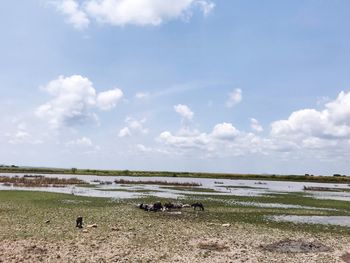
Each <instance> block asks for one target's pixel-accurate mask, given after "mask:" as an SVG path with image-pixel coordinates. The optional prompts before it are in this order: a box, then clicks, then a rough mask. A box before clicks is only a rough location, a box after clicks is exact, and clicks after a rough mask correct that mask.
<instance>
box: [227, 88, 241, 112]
mask: <svg viewBox="0 0 350 263" xmlns="http://www.w3.org/2000/svg"><path fill="white" fill-rule="evenodd" d="M241 101H242V90H241V89H235V90H234V91H232V92H230V93H229V98H228V100H227V101H226V107H228V108H232V107H233V106H235V105H237V104H238V103H240V102H241Z"/></svg>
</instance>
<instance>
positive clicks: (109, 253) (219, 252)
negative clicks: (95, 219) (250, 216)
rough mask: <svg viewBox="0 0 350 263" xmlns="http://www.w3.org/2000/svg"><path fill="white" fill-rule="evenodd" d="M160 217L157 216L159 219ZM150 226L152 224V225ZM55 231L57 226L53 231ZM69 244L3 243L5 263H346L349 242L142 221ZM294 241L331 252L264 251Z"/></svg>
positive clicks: (77, 236) (86, 232) (0, 257)
mask: <svg viewBox="0 0 350 263" xmlns="http://www.w3.org/2000/svg"><path fill="white" fill-rule="evenodd" d="M155 216H156V215H155ZM147 221H148V220H147ZM51 227H53V228H54V226H51ZM74 232H75V233H74V234H73V237H72V238H71V239H70V240H67V239H64V240H50V239H46V238H34V237H28V238H24V237H23V238H14V239H3V240H1V241H0V262H327V263H329V262H345V261H343V260H342V259H341V256H342V255H344V254H345V253H346V252H347V251H350V240H349V238H344V237H339V236H329V235H328V236H325V235H317V236H313V235H310V234H303V233H298V235H296V234H295V232H294V233H293V236H291V234H290V233H288V232H286V231H281V230H277V229H266V230H265V229H262V228H261V227H257V226H254V225H244V224H234V225H229V226H226V225H225V226H222V225H218V224H214V223H209V224H208V223H207V224H205V223H203V224H196V225H192V224H190V223H185V222H184V221H177V220H176V221H173V220H171V221H169V222H168V224H166V225H165V224H160V225H154V224H152V223H149V222H142V221H141V220H140V221H138V222H137V223H136V224H133V227H128V226H127V225H126V224H121V223H118V224H116V225H113V226H109V227H108V229H106V228H102V227H99V226H97V227H96V228H84V229H74ZM290 238H293V239H294V240H303V241H304V242H318V243H322V244H323V245H325V246H327V247H330V248H331V251H328V252H311V253H280V252H270V251H267V250H265V249H264V248H263V247H262V246H265V245H266V244H270V243H273V242H278V241H281V240H285V239H290Z"/></svg>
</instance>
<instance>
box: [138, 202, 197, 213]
mask: <svg viewBox="0 0 350 263" xmlns="http://www.w3.org/2000/svg"><path fill="white" fill-rule="evenodd" d="M137 207H138V208H140V209H143V210H145V211H152V212H158V211H167V210H171V209H181V208H188V207H193V209H194V210H196V209H197V208H198V209H199V210H202V211H204V206H203V204H202V203H198V202H196V203H193V204H191V205H189V204H181V203H170V202H169V203H165V204H164V205H162V203H161V202H159V201H158V202H155V203H154V204H143V203H142V204H138V205H137Z"/></svg>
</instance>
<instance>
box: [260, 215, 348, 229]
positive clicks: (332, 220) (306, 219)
mask: <svg viewBox="0 0 350 263" xmlns="http://www.w3.org/2000/svg"><path fill="white" fill-rule="evenodd" d="M266 219H268V220H272V221H277V222H293V223H304V224H321V225H337V226H350V216H296V215H282V216H266Z"/></svg>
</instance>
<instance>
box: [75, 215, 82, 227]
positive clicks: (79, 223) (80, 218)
mask: <svg viewBox="0 0 350 263" xmlns="http://www.w3.org/2000/svg"><path fill="white" fill-rule="evenodd" d="M76 223H77V224H76V225H75V227H79V228H83V217H82V216H79V217H77V220H76Z"/></svg>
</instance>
